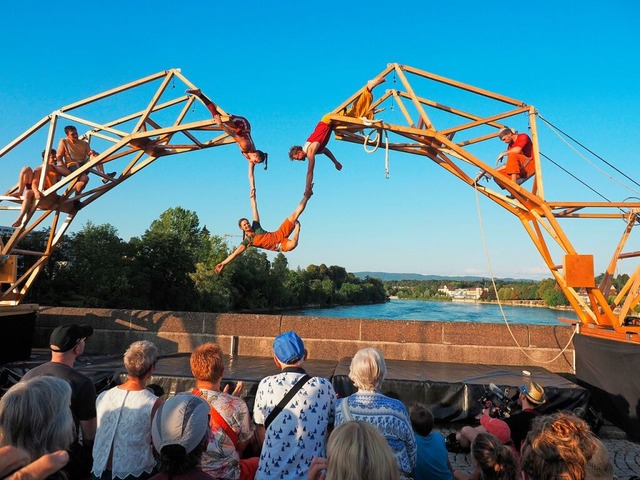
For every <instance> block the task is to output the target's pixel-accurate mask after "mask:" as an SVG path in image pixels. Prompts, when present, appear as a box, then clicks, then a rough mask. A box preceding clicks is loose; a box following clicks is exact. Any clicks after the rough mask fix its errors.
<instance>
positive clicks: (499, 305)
mask: <svg viewBox="0 0 640 480" xmlns="http://www.w3.org/2000/svg"><path fill="white" fill-rule="evenodd" d="M477 186H478V184H477V182H474V184H473V189H474V190H475V192H476V208H477V210H478V220H479V221H480V233H481V235H482V244H483V246H484V253H485V256H486V258H487V267H488V268H489V275H490V276H491V284H492V285H493V291H494V292H495V294H496V301H497V302H498V307H500V313H501V314H502V319H503V320H504V324H505V325H506V326H507V330H509V334H510V335H511V338H512V339H513V343H514V344H515V345H516V346H517V347H518V349H519V350H520V351H521V352H522V354H523V355H524V356H525V357H527V358H528V359H529V360H531V361H533V362H535V363H540V364H543V365H545V364H549V363H552V362H555V361H556V360H557V359H558V358H560V357H561V356H562V355H563V354H564V353H565V351H566V350H567V349H568V348H569V345H571V342H573V337H574V336H575V334H576V332H577V331H578V326H577V325H576V327H575V329H574V330H573V333H572V334H571V337H570V338H569V341H568V342H567V344H566V345H565V346H564V347H563V348H562V350H560V353H558V355H556V356H555V357H553V358H552V359H550V360H547V361H544V362H543V361H540V360H536V359H535V358H533V357H532V356H531V355H529V354H528V353H527V352H526V351H525V350H524V348H523V347H522V346H521V345H520V344H519V343H518V340H517V339H516V337H515V335H514V334H513V331H512V330H511V326H510V325H509V322H508V321H507V316H506V315H505V313H504V310H503V309H502V303H501V302H500V297H499V296H498V287H497V286H496V281H495V277H494V275H493V267H492V266H491V258H490V255H489V248H488V246H487V238H486V235H485V232H484V225H483V222H482V211H481V209H480V197H479V195H478V188H477Z"/></svg>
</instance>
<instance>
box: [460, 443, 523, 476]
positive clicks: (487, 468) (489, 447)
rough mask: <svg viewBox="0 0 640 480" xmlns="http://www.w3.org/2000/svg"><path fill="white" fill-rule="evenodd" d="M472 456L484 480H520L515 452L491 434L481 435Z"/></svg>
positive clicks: (472, 450)
mask: <svg viewBox="0 0 640 480" xmlns="http://www.w3.org/2000/svg"><path fill="white" fill-rule="evenodd" d="M471 455H472V456H473V461H474V462H475V463H476V464H477V466H478V469H479V470H480V472H481V474H482V479H483V480H519V478H520V471H519V470H518V462H517V461H516V456H515V454H514V453H513V450H512V449H511V448H510V447H508V446H506V445H504V442H502V441H501V440H500V439H499V438H496V437H495V436H493V435H491V434H490V433H479V434H478V436H476V438H475V439H474V440H473V444H472V445H471Z"/></svg>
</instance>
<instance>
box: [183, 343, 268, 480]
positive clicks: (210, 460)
mask: <svg viewBox="0 0 640 480" xmlns="http://www.w3.org/2000/svg"><path fill="white" fill-rule="evenodd" d="M190 363H191V373H193V376H194V377H195V379H196V388H195V389H194V390H193V391H192V393H193V394H194V395H197V396H199V397H202V398H203V399H205V400H206V401H207V402H208V403H209V406H210V407H211V411H210V415H209V417H210V426H211V430H210V432H209V441H208V444H207V449H206V451H205V452H204V454H203V455H202V463H201V467H202V470H203V471H204V472H206V473H208V474H209V475H211V476H212V477H214V478H216V479H220V480H239V479H240V480H252V479H253V477H254V476H255V473H256V469H257V468H258V458H257V457H254V458H247V459H240V455H241V454H242V452H243V451H244V450H245V449H246V448H247V446H248V445H249V443H250V442H251V438H252V437H253V432H254V425H253V422H252V421H251V417H250V416H249V408H248V407H247V404H246V403H245V402H244V400H242V399H241V398H240V397H238V396H237V395H238V394H239V393H240V391H241V390H242V382H238V383H237V385H236V388H235V389H234V391H233V393H232V394H228V393H227V391H228V389H229V386H228V385H227V386H226V387H225V389H224V390H223V391H221V389H220V386H221V383H222V374H223V373H224V361H223V358H222V349H221V348H220V347H219V346H218V345H216V344H215V343H203V344H202V345H200V346H199V347H197V348H196V349H195V350H194V351H193V353H192V354H191V360H190Z"/></svg>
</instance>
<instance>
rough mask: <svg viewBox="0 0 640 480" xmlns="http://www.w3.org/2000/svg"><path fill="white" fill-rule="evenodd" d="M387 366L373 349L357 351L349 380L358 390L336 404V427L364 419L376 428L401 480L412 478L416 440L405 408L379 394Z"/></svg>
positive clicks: (398, 401)
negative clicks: (387, 446) (389, 452)
mask: <svg viewBox="0 0 640 480" xmlns="http://www.w3.org/2000/svg"><path fill="white" fill-rule="evenodd" d="M386 374H387V366H386V364H385V362H384V356H383V355H382V352H381V351H380V350H378V349H375V348H363V349H362V350H359V351H358V352H357V353H356V354H355V355H354V357H353V359H352V360H351V366H350V368H349V378H350V379H351V381H353V383H354V384H355V386H356V387H357V388H358V391H357V392H356V393H354V394H353V395H350V396H349V397H346V398H343V399H338V401H337V403H336V418H335V425H340V424H342V423H344V422H347V421H349V420H363V421H366V422H368V423H370V424H372V425H373V426H374V427H376V428H377V429H378V431H379V432H380V433H381V434H382V436H383V437H384V438H385V439H386V440H387V443H388V444H389V447H390V448H391V451H392V452H393V454H394V455H395V457H396V461H397V463H398V468H399V470H400V476H401V478H411V477H412V472H413V469H414V467H415V465H416V440H415V437H414V435H413V429H412V428H411V422H410V421H409V413H408V412H407V408H406V407H405V406H404V404H403V403H402V402H401V401H400V400H396V399H394V398H390V397H387V396H386V395H383V394H382V393H381V392H380V387H381V386H382V381H383V380H384V378H385V376H386Z"/></svg>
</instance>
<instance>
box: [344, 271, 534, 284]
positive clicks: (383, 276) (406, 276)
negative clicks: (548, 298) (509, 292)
mask: <svg viewBox="0 0 640 480" xmlns="http://www.w3.org/2000/svg"><path fill="white" fill-rule="evenodd" d="M353 274H354V275H355V276H356V277H358V278H361V279H362V278H365V277H372V278H379V279H380V280H382V281H387V280H442V281H447V280H457V281H462V282H481V281H482V280H488V277H474V276H462V277H443V276H441V275H422V274H420V273H387V272H353ZM498 280H503V281H507V282H534V281H536V280H529V279H524V278H500V279H498Z"/></svg>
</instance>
